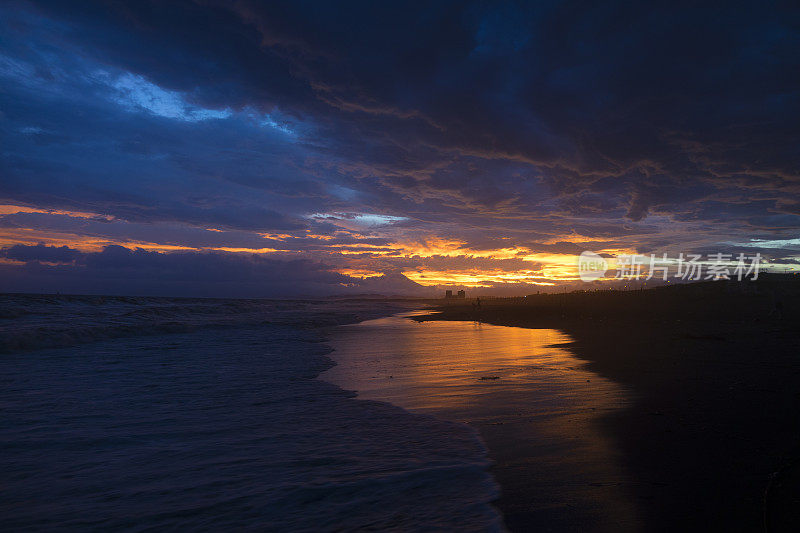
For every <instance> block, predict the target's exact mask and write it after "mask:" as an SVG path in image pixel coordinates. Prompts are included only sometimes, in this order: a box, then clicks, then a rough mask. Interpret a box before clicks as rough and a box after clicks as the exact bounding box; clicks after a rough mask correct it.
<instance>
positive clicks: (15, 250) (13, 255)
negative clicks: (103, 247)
mask: <svg viewBox="0 0 800 533" xmlns="http://www.w3.org/2000/svg"><path fill="white" fill-rule="evenodd" d="M82 255H83V254H82V253H81V252H79V251H78V250H73V249H72V248H70V247H69V246H45V245H44V244H38V245H36V246H24V245H21V244H17V245H14V246H10V247H8V248H3V249H0V257H5V258H8V259H13V260H15V261H23V262H29V261H38V262H48V263H71V262H73V261H75V260H76V259H78V258H79V257H81V256H82Z"/></svg>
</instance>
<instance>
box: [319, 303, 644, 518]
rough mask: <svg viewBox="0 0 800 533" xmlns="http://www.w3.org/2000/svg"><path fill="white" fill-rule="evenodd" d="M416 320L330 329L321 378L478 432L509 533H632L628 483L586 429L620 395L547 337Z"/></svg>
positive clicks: (623, 398)
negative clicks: (569, 532)
mask: <svg viewBox="0 0 800 533" xmlns="http://www.w3.org/2000/svg"><path fill="white" fill-rule="evenodd" d="M419 313H424V312H420V311H416V312H412V313H403V314H401V315H396V316H394V317H387V318H381V319H377V320H369V321H366V322H362V323H360V324H353V325H348V326H342V327H339V328H336V329H335V330H334V332H333V334H332V335H331V338H330V341H329V344H330V345H331V346H332V347H333V348H334V349H335V351H334V352H333V353H332V354H331V357H332V358H333V359H334V360H335V361H336V362H337V366H335V367H333V368H332V369H330V370H328V371H327V372H325V373H323V374H322V375H321V378H322V379H324V380H326V381H329V382H331V383H334V384H336V385H338V386H339V387H341V388H343V389H349V390H355V391H357V392H358V396H359V398H363V399H370V400H378V401H385V402H389V403H392V404H394V405H397V406H400V407H403V408H405V409H408V410H412V411H416V412H422V413H426V414H430V415H433V416H437V417H439V418H444V419H448V420H453V421H458V422H463V423H466V424H469V425H470V426H472V427H474V428H475V429H477V430H478V431H479V432H480V435H481V438H482V439H483V440H484V442H485V443H486V445H487V447H488V448H489V455H490V457H491V458H492V459H493V461H494V462H495V466H494V467H493V469H492V472H493V474H494V476H495V478H496V479H497V480H498V482H499V483H500V485H501V487H502V491H503V495H502V497H501V499H500V501H499V502H498V507H500V509H501V510H502V511H503V512H504V514H505V516H506V521H507V523H508V525H509V526H510V527H511V528H512V529H531V528H537V529H538V528H541V529H542V530H553V531H561V530H564V529H572V528H575V527H588V528H590V529H591V530H593V531H598V530H599V531H602V530H606V531H620V530H636V529H638V526H639V521H638V519H637V517H636V512H635V509H634V506H633V504H632V503H631V498H630V497H629V490H630V488H631V484H632V479H631V478H630V477H629V476H628V475H627V474H626V473H625V472H624V471H623V469H622V467H621V466H620V461H619V456H618V452H617V449H616V447H615V446H614V444H613V442H612V441H611V440H610V439H609V438H608V437H607V436H606V435H604V434H603V433H602V432H601V431H599V428H598V424H597V422H598V420H599V418H600V417H601V416H602V415H603V414H606V413H609V412H612V411H614V410H617V409H620V408H622V407H624V406H625V405H626V404H627V402H629V401H630V395H629V393H627V392H626V391H625V390H624V389H622V387H620V386H619V385H617V384H615V383H613V382H611V381H609V380H607V379H605V378H602V377H600V376H598V375H597V374H594V373H592V372H589V371H587V370H584V369H582V366H583V364H584V363H583V362H582V361H581V360H579V359H577V358H575V357H574V356H573V355H572V354H571V353H570V351H569V350H568V349H567V348H565V347H564V346H559V345H563V344H564V343H568V342H570V341H571V338H570V337H569V336H568V335H566V334H564V333H562V332H559V331H557V330H551V329H525V328H515V327H505V326H492V325H488V324H479V323H473V322H446V321H441V322H436V321H434V322H422V323H417V322H414V321H412V320H408V318H406V317H408V316H410V315H413V314H419Z"/></svg>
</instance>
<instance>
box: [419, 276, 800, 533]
mask: <svg viewBox="0 0 800 533" xmlns="http://www.w3.org/2000/svg"><path fill="white" fill-rule="evenodd" d="M798 296H800V283H798V282H797V281H794V280H790V279H785V280H781V279H762V280H759V281H758V282H756V283H750V284H741V283H733V282H722V281H720V282H707V283H698V284H692V285H685V286H674V287H665V288H659V289H650V290H645V291H629V292H606V291H603V292H586V293H570V294H559V295H535V296H530V297H527V298H524V299H498V300H485V301H483V302H482V309H481V310H480V311H479V312H476V311H474V310H473V308H472V305H471V302H470V301H469V300H468V301H466V302H462V303H456V302H450V303H448V304H447V305H442V306H441V307H440V308H439V311H440V313H438V314H433V315H429V316H427V317H418V320H479V321H481V322H484V323H489V324H497V325H513V326H522V327H529V328H552V329H558V330H561V331H563V332H565V333H567V334H568V335H570V336H571V337H572V338H573V339H574V343H573V344H572V345H571V346H570V348H571V349H572V351H573V352H574V353H575V355H577V356H578V357H579V358H582V359H585V360H587V361H589V365H588V366H587V368H588V369H589V370H592V371H594V372H597V373H598V374H600V375H602V376H605V377H607V378H609V379H611V380H612V381H614V382H616V383H619V384H621V385H622V386H624V387H627V388H629V389H630V390H632V391H634V393H635V396H636V400H635V402H633V404H632V405H630V406H629V407H628V408H626V409H622V410H615V411H612V412H610V413H609V414H607V415H605V416H604V417H603V419H602V431H603V433H604V434H605V435H606V436H607V437H608V438H609V439H611V440H612V441H613V442H614V443H616V446H618V447H619V450H618V451H619V455H620V456H621V457H622V460H623V461H624V462H625V466H626V468H627V471H628V472H630V475H631V477H632V480H630V481H628V483H629V484H630V486H631V488H632V489H633V490H631V491H629V492H630V493H631V498H632V499H633V501H632V502H631V503H632V504H634V505H635V506H636V508H637V509H639V512H640V514H641V519H642V520H643V523H644V528H645V529H646V530H648V531H676V530H684V531H685V530H703V531H708V530H712V529H715V530H719V531H761V530H764V529H765V527H766V529H767V530H769V531H797V530H798V523H799V522H798V521H797V519H798V512H799V510H800V506H799V505H798V501H797V500H798V498H799V497H800V492H799V489H800V465H798V464H797V463H796V461H797V458H798V456H800V454H799V453H798V452H799V450H800V448H799V447H798V445H799V444H800V331H799V329H798V319H800V313H799V312H798V305H797V302H798ZM776 302H778V305H777V306H776ZM776 307H777V308H778V309H780V311H779V312H778V311H776ZM488 445H489V448H490V452H491V454H492V455H493V457H494V459H495V460H498V459H499V460H501V461H502V460H509V456H512V460H516V461H523V460H524V457H525V455H526V454H527V453H528V450H526V449H525V447H524V446H517V445H515V443H514V441H513V439H512V438H511V436H509V439H508V440H507V441H506V442H488ZM496 477H497V479H498V481H499V483H500V484H501V486H502V487H503V495H502V497H501V498H500V500H499V501H498V502H497V505H498V507H499V508H500V510H501V511H503V513H504V515H505V518H506V523H507V525H508V526H509V528H510V529H512V530H517V531H525V530H528V528H529V526H530V525H531V524H530V523H528V521H527V517H526V513H525V506H526V505H527V502H528V501H529V496H528V495H527V494H526V493H525V486H526V483H528V482H529V481H530V480H527V479H525V477H526V471H525V469H518V470H517V471H516V472H515V471H514V470H513V469H504V470H503V471H502V474H501V475H496ZM591 529H592V528H591V527H588V528H587V530H591Z"/></svg>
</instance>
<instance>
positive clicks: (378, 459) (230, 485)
mask: <svg viewBox="0 0 800 533" xmlns="http://www.w3.org/2000/svg"><path fill="white" fill-rule="evenodd" d="M399 310H401V308H400V307H398V306H397V305H395V304H391V303H387V302H381V301H362V302H359V301H345V302H341V301H311V300H307V301H268V300H211V299H175V298H121V297H95V296H40V295H0V381H2V386H0V413H2V416H0V472H2V482H0V518H1V519H2V522H3V527H4V529H5V530H6V531H26V530H37V531H38V530H74V529H81V530H103V531H107V530H128V531H147V530H159V531H164V530H195V531H203V530H231V529H236V530H259V531H270V530H271V531H342V530H354V529H362V530H396V531H400V530H402V531H420V530H426V531H431V530H433V531H436V530H439V531H453V530H459V531H499V530H502V529H503V523H502V519H501V517H500V514H499V513H498V511H497V510H496V509H495V507H493V506H492V505H491V502H492V501H493V500H495V499H496V498H497V497H498V486H497V484H496V482H495V481H494V479H493V478H492V476H491V475H490V473H489V470H488V469H489V466H490V461H489V460H488V458H487V449H486V446H485V445H484V444H483V442H482V441H481V439H480V438H479V435H478V433H477V431H475V430H474V429H473V428H471V427H470V426H468V425H465V424H462V423H459V422H457V421H448V420H444V419H442V418H437V417H434V416H432V415H430V414H426V413H421V412H411V411H408V410H404V409H402V408H401V407H398V406H395V405H392V404H390V403H386V402H382V401H374V400H369V399H358V398H356V395H355V393H354V392H352V391H348V390H344V389H342V388H340V387H337V386H336V385H333V384H331V383H328V382H326V381H323V380H321V379H318V376H319V375H320V374H321V373H322V372H324V371H326V370H328V369H330V368H331V367H332V366H333V364H334V363H333V362H332V360H331V359H330V358H329V357H328V355H329V354H330V352H331V350H332V348H331V347H330V346H328V345H326V344H325V342H324V341H325V340H326V339H327V337H328V336H329V335H330V332H331V330H332V329H335V327H336V326H337V325H341V324H349V323H357V322H361V321H363V320H369V319H374V318H377V317H380V316H385V315H389V314H391V313H394V312H397V311H399Z"/></svg>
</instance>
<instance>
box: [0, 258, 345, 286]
mask: <svg viewBox="0 0 800 533" xmlns="http://www.w3.org/2000/svg"><path fill="white" fill-rule="evenodd" d="M0 255H2V256H4V257H8V258H12V259H17V260H20V261H25V262H26V264H25V265H24V266H23V267H16V266H9V265H0V271H2V273H3V276H2V277H1V278H2V281H0V291H9V292H10V291H31V292H41V291H45V292H59V291H61V292H84V293H106V294H136V295H174V296H187V295H196V296H214V297H221V296H234V297H264V296H292V295H299V294H308V295H311V294H314V293H317V294H320V295H327V294H333V293H337V292H346V291H347V290H351V288H352V287H351V286H352V285H353V284H354V283H356V282H358V281H359V280H354V279H353V278H350V277H348V276H343V275H341V274H337V273H335V272H330V270H329V269H328V267H327V266H326V265H324V264H322V263H319V262H316V261H310V260H307V259H295V260H275V259H271V258H268V257H264V256H263V255H257V254H225V253H197V252H176V253H170V254H166V253H160V252H151V251H146V250H141V249H138V250H131V249H128V248H124V247H122V246H107V247H106V248H105V249H103V250H102V251H101V252H96V253H81V252H78V251H77V250H70V249H69V248H67V247H59V248H56V247H48V246H14V247H11V248H8V249H5V250H2V251H0ZM67 259H69V260H71V261H74V262H73V263H72V264H58V265H51V264H42V263H52V262H66V260H67Z"/></svg>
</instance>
